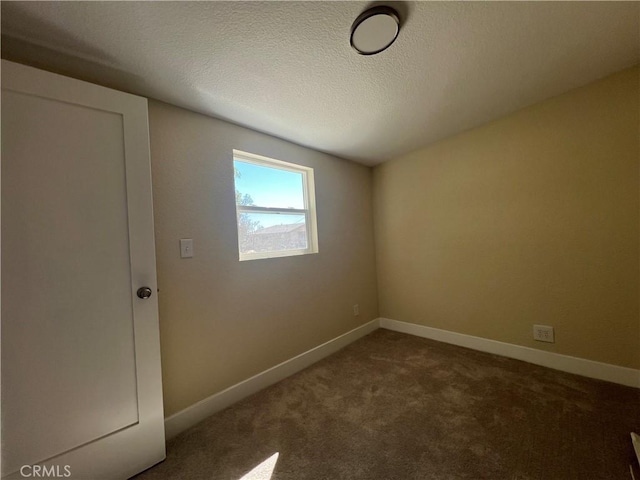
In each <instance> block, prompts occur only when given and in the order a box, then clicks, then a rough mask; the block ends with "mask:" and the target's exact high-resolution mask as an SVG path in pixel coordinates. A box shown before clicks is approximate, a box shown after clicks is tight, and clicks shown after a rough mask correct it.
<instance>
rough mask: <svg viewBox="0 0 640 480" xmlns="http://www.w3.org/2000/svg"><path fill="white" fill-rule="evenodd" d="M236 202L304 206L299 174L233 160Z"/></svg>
mask: <svg viewBox="0 0 640 480" xmlns="http://www.w3.org/2000/svg"><path fill="white" fill-rule="evenodd" d="M233 165H234V167H235V173H236V203H237V204H238V205H255V206H258V207H271V208H298V209H303V208H304V193H303V188H302V173H297V172H289V171H287V170H280V169H277V168H270V167H263V166H262V165H254V164H252V163H246V162H241V161H238V160H235V161H234V162H233Z"/></svg>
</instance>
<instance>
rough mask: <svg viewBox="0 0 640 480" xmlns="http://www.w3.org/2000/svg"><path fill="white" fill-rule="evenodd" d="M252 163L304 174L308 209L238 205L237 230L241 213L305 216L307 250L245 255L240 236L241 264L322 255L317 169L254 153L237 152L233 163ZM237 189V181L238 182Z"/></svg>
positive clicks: (239, 252) (303, 183)
mask: <svg viewBox="0 0 640 480" xmlns="http://www.w3.org/2000/svg"><path fill="white" fill-rule="evenodd" d="M236 160H237V161H239V162H243V163H251V164H253V165H259V166H261V167H268V168H275V169H277V170H284V171H287V172H293V173H300V174H302V195H303V199H304V208H302V209H299V208H271V207H258V206H255V205H238V204H237V202H236V230H237V228H238V216H239V215H240V214H241V213H277V214H281V215H304V217H305V222H304V223H305V226H306V233H307V248H305V249H295V250H280V251H274V252H257V253H242V251H241V250H240V232H239V231H237V233H238V255H239V259H240V261H245V260H257V259H262V258H278V257H291V256H294V255H308V254H311V253H318V223H317V220H316V192H315V181H314V177H313V168H311V167H305V166H302V165H298V164H295V163H289V162H283V161H282V160H276V159H274V158H269V157H263V156H262V155H256V154H254V153H248V152H243V151H241V150H235V149H234V150H233V161H234V162H235V161H236ZM233 183H234V189H235V178H234V181H233Z"/></svg>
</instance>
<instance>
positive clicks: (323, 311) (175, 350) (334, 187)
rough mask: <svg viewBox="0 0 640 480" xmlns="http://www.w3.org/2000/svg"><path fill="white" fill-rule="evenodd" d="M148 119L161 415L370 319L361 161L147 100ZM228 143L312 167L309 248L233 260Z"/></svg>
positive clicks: (373, 312) (370, 264) (373, 296)
mask: <svg viewBox="0 0 640 480" xmlns="http://www.w3.org/2000/svg"><path fill="white" fill-rule="evenodd" d="M149 121H150V136H151V157H152V174H153V196H154V209H155V212H154V216H155V228H156V249H157V253H156V254H157V265H158V283H159V288H160V294H159V302H160V333H161V348H162V371H163V384H164V402H165V413H166V414H167V415H171V414H172V413H175V412H176V411H179V410H181V409H183V408H185V407H187V406H189V405H191V404H193V403H195V402H197V401H199V400H202V399H204V398H206V397H208V396H209V395H212V394H214V393H216V392H219V391H221V390H223V389H224V388H226V387H229V386H231V385H233V384H235V383H238V382H239V381H242V380H245V379H246V378H248V377H250V376H252V375H254V374H256V373H259V372H261V371H263V370H265V369H267V368H269V367H272V366H274V365H276V364H278V363H280V362H282V361H284V360H287V359H290V358H291V357H293V356H295V355H297V354H299V353H302V352H304V351H306V350H308V349H310V348H312V347H315V346H317V345H319V344H321V343H323V342H325V341H327V340H330V339H332V338H335V337H336V336H338V335H340V334H342V333H344V332H347V331H349V330H351V329H353V328H355V327H357V326H359V325H361V324H363V323H365V322H368V321H370V320H372V319H374V318H376V317H377V316H378V310H377V292H376V272H375V257H374V245H373V217H372V209H371V195H372V192H371V169H369V168H366V167H363V166H360V165H357V164H355V163H351V162H347V161H344V160H340V159H337V158H335V157H331V156H329V155H325V154H322V153H318V152H315V151H313V150H309V149H306V148H303V147H300V146H296V145H293V144H290V143H287V142H285V141H282V140H278V139H276V138H273V137H270V136H267V135H263V134H260V133H257V132H254V131H251V130H248V129H245V128H242V127H238V126H235V125H231V124H229V123H226V122H223V121H220V120H215V119H212V118H209V117H206V116H203V115H199V114H197V113H193V112H189V111H187V110H183V109H181V108H177V107H173V106H170V105H167V104H163V103H160V102H157V101H153V100H150V101H149ZM234 148H236V149H240V150H244V151H247V152H252V153H256V154H260V155H265V156H268V157H272V158H277V159H280V160H284V161H287V162H294V163H298V164H301V165H307V166H310V167H313V168H314V169H315V182H316V201H317V215H318V230H319V231H318V240H319V248H320V253H318V254H315V255H305V256H298V257H288V258H278V259H266V260H252V261H245V262H239V261H238V247H237V231H236V224H235V203H234V202H235V195H234V183H233V181H234V178H233V164H232V149H234ZM180 238H193V241H194V251H195V256H194V258H191V259H181V258H180V251H179V242H178V240H179V239H180ZM356 303H358V304H359V305H360V312H361V314H360V316H359V317H353V314H352V306H353V304H356Z"/></svg>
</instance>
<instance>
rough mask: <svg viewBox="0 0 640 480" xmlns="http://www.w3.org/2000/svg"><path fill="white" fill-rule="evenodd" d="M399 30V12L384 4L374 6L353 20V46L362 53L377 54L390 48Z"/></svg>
mask: <svg viewBox="0 0 640 480" xmlns="http://www.w3.org/2000/svg"><path fill="white" fill-rule="evenodd" d="M399 31H400V17H399V16H398V12H396V11H395V10H394V9H393V8H391V7H386V6H382V5H380V6H377V7H373V8H370V9H369V10H366V11H364V12H363V13H362V14H360V16H359V17H358V18H356V21H355V22H353V25H352V26H351V46H352V47H353V48H354V49H355V50H356V51H357V52H358V53H359V54H361V55H375V54H376V53H380V52H382V51H383V50H386V49H387V48H389V47H390V46H391V44H392V43H393V42H394V41H395V39H396V38H397V37H398V32H399Z"/></svg>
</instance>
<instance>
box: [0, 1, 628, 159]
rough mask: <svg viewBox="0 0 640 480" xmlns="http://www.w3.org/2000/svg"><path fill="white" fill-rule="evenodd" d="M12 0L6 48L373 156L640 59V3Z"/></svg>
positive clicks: (322, 146) (305, 140) (26, 58)
mask: <svg viewBox="0 0 640 480" xmlns="http://www.w3.org/2000/svg"><path fill="white" fill-rule="evenodd" d="M387 4H391V5H395V6H396V8H397V9H398V10H399V12H400V14H401V17H402V19H403V25H402V28H401V31H400V35H399V36H398V39H397V41H396V43H394V44H393V45H392V46H391V48H390V49H388V50H386V51H385V52H383V53H381V54H379V55H375V56H370V57H365V56H360V55H357V54H356V53H355V52H354V51H353V50H352V49H351V47H350V46H349V29H350V26H351V23H352V22H353V20H354V19H355V18H356V17H357V16H358V14H359V13H361V12H362V11H363V10H364V9H365V8H366V7H367V6H368V5H370V3H364V2H266V1H263V2H2V5H1V8H2V35H3V36H2V54H3V57H5V58H9V59H12V60H15V61H21V62H27V63H30V64H32V65H35V66H39V67H41V68H47V69H50V70H54V71H58V72H60V73H65V74H69V75H73V76H76V77H79V78H83V79H86V80H90V81H94V82H96V83H101V84H104V85H107V86H111V87H114V88H118V89H121V90H125V91H129V92H132V93H137V94H140V95H144V96H147V97H153V98H157V99H160V100H163V101H166V102H169V103H173V104H176V105H180V106H183V107H186V108H189V109H192V110H196V111H199V112H203V113H206V114H209V115H212V116H215V117H218V118H223V119H226V120H229V121H232V122H234V123H237V124H240V125H245V126H247V127H250V128H253V129H256V130H259V131H262V132H266V133H270V134H272V135H275V136H278V137H281V138H284V139H287V140H290V141H293V142H296V143H299V144H302V145H306V146H309V147H312V148H315V149H317V150H321V151H325V152H329V153H332V154H335V155H338V156H341V157H344V158H349V159H352V160H356V161H359V162H361V163H364V164H369V165H373V164H376V163H379V162H381V161H384V160H387V159H390V158H393V157H396V156H398V155H401V154H403V153H406V152H408V151H411V150H415V149H417V148H420V147H422V146H424V145H427V144H429V143H432V142H434V141H436V140H439V139H441V138H444V137H447V136H450V135H453V134H455V133H458V132H460V131H463V130H466V129H469V128H471V127H474V126H477V125H480V124H482V123H485V122H487V121H490V120H492V119H495V118H497V117H500V116H502V115H504V114H507V113H509V112H512V111H515V110H517V109H520V108H522V107H524V106H526V105H529V104H532V103H535V102H537V101H540V100H543V99H546V98H549V97H552V96H554V95H558V94H560V93H563V92H565V91H567V90H570V89H571V88H574V87H577V86H580V85H584V84H586V83H589V82H591V81H593V80H595V79H598V78H601V77H603V76H606V75H608V74H610V73H613V72H615V71H618V70H621V69H623V68H625V67H628V66H631V65H634V64H637V63H639V62H640V38H639V35H640V3H638V2H627V3H623V2H622V3H617V2H615V3H613V2H602V3H599V2H586V3H582V2H560V3H554V2H540V3H537V2H513V3H507V2H495V3H494V2H487V3H484V2H464V3H456V2H415V3H414V2H406V3H405V2H403V3H395V2H387Z"/></svg>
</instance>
